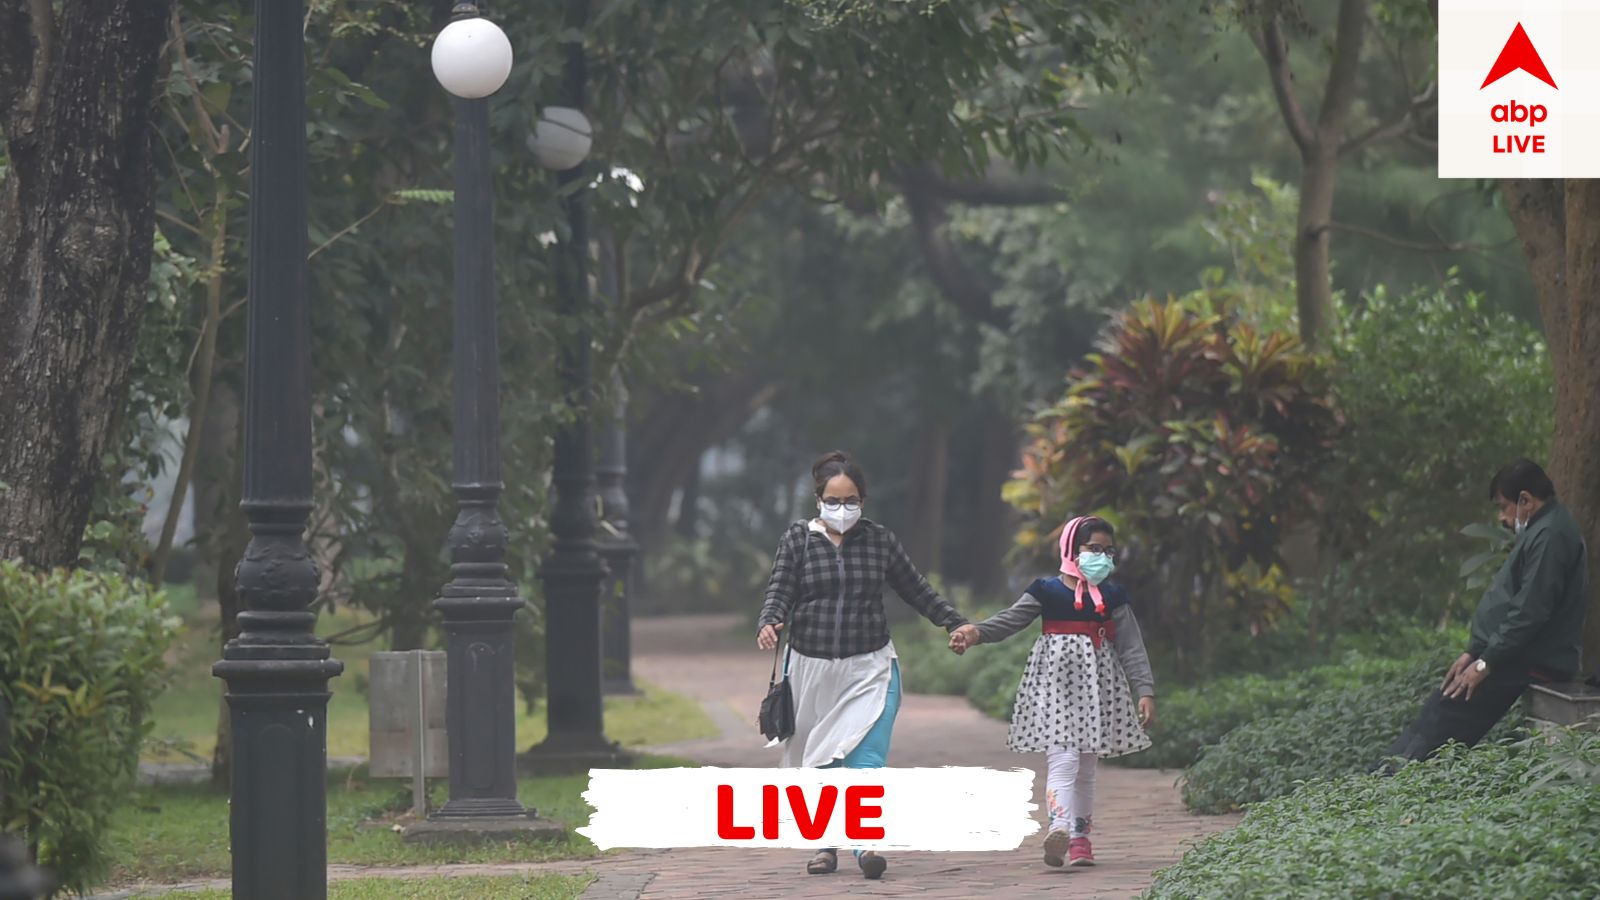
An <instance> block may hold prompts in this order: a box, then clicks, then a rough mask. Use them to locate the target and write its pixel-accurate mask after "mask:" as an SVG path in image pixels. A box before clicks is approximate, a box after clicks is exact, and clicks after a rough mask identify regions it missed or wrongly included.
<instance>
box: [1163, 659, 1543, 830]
mask: <svg viewBox="0 0 1600 900" xmlns="http://www.w3.org/2000/svg"><path fill="white" fill-rule="evenodd" d="M1457 655H1458V653H1457V651H1454V650H1448V649H1440V650H1436V651H1432V652H1429V653H1426V654H1421V655H1418V656H1414V657H1412V658H1409V659H1401V660H1382V661H1372V662H1369V663H1365V664H1361V665H1355V666H1353V667H1352V671H1351V672H1350V673H1349V674H1348V675H1337V676H1334V677H1332V678H1327V680H1326V681H1325V683H1322V684H1305V685H1300V686H1298V692H1297V693H1296V694H1295V695H1293V696H1295V697H1296V699H1297V701H1298V703H1297V704H1296V705H1295V706H1285V707H1283V708H1280V709H1278V710H1275V711H1271V712H1269V713H1268V714H1265V715H1263V716H1260V717H1253V718H1252V720H1251V721H1249V722H1248V723H1246V724H1242V725H1240V726H1239V727H1236V728H1234V729H1232V730H1231V731H1228V732H1227V733H1226V735H1225V736H1224V737H1222V739H1221V740H1220V741H1218V742H1217V743H1216V744H1215V745H1214V746H1210V747H1207V748H1206V749H1205V750H1204V751H1203V752H1202V753H1201V755H1200V759H1199V760H1198V761H1197V762H1196V763H1195V764H1194V765H1192V766H1190V767H1189V769H1188V771H1187V772H1185V773H1184V784H1183V801H1184V803H1185V804H1187V805H1188V806H1189V808H1190V809H1193V810H1195V811H1197V812H1203V813H1222V812H1231V811H1233V810H1237V809H1241V808H1243V807H1245V806H1247V805H1249V804H1252V803H1259V802H1261V801H1263V800H1270V799H1272V798H1274V797H1281V796H1283V795H1285V794H1289V793H1292V792H1294V791H1295V790H1296V788H1297V787H1298V786H1299V785H1300V784H1301V783H1302V782H1306V781H1312V780H1316V779H1322V778H1335V777H1338V776H1340V775H1345V774H1350V773H1355V772H1362V771H1365V770H1366V769H1367V767H1369V766H1371V765H1372V764H1373V763H1376V762H1378V761H1379V760H1380V759H1381V758H1382V757H1383V754H1384V751H1385V750H1386V749H1387V748H1388V747H1389V745H1390V744H1391V743H1392V742H1393V741H1394V739H1395V737H1397V736H1398V735H1399V734H1400V732H1401V731H1402V730H1404V728H1405V727H1406V726H1407V725H1408V724H1410V723H1411V721H1412V719H1413V718H1415V717H1416V714H1417V712H1418V710H1420V709H1421V708H1422V704H1423V702H1424V701H1425V700H1426V699H1427V697H1428V695H1429V694H1430V693H1432V692H1433V691H1435V690H1437V689H1438V687H1439V683H1440V680H1441V679H1442V678H1443V675H1444V671H1445V668H1446V667H1447V666H1449V664H1450V662H1451V661H1452V660H1453V659H1454V658H1455V657H1456V656H1457ZM1324 677H1325V678H1326V676H1324ZM1522 721H1523V720H1522V717H1521V715H1520V713H1519V712H1518V711H1516V710H1513V711H1512V712H1511V713H1508V714H1507V715H1506V717H1505V718H1504V719H1503V720H1501V722H1500V724H1499V725H1497V726H1496V727H1495V729H1494V730H1493V731H1491V732H1490V733H1489V737H1488V738H1486V740H1491V741H1492V740H1497V739H1499V738H1503V737H1508V736H1510V735H1512V734H1513V733H1515V732H1516V730H1517V729H1518V728H1520V727H1521V724H1522Z"/></svg>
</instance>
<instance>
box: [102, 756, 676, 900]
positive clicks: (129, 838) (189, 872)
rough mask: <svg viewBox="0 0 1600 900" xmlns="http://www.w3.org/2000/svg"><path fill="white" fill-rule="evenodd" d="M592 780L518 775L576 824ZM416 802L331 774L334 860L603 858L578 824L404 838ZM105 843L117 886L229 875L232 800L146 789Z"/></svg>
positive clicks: (535, 801) (523, 788)
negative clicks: (516, 839) (435, 842)
mask: <svg viewBox="0 0 1600 900" xmlns="http://www.w3.org/2000/svg"><path fill="white" fill-rule="evenodd" d="M636 765H637V766H639V767H641V768H665V767H674V766H688V765H693V763H690V762H688V761H685V760H681V759H673V758H670V757H645V758H644V759H642V760H640V761H639V762H638V763H637V764H636ZM587 786H588V775H587V774H579V775H561V776H544V777H536V778H524V779H522V780H521V781H519V782H518V789H517V797H518V799H520V800H521V801H522V802H523V803H524V804H525V805H527V806H530V807H534V808H536V809H537V810H538V811H539V814H540V815H542V816H545V817H547V818H552V819H555V820H557V821H560V822H562V823H564V824H565V825H567V827H568V828H569V829H576V828H579V827H581V826H583V825H586V824H588V821H589V813H590V808H589V805H588V804H587V803H585V802H584V800H583V797H582V792H583V790H584V789H585V788H586V787H587ZM447 790H448V789H447V786H446V785H445V784H442V783H435V784H432V785H431V786H430V795H431V798H432V801H433V803H434V805H435V806H438V805H441V804H443V803H444V801H445V799H446V796H447ZM410 807H411V793H410V788H409V787H407V786H405V785H401V784H399V783H398V782H394V781H374V780H370V779H368V778H366V777H365V772H364V770H363V769H359V768H358V769H353V770H351V771H349V772H347V773H333V774H331V775H330V776H329V779H328V862H330V863H349V864H352V865H369V866H407V865H437V864H444V863H498V862H545V861H550V860H557V859H587V858H590V857H594V856H598V855H599V851H598V850H597V849H596V848H595V846H594V844H592V843H591V842H590V841H589V839H588V838H586V837H583V836H582V835H579V834H577V833H575V832H572V831H569V833H568V834H567V836H566V837H564V838H562V839H561V840H559V841H552V842H547V843H540V844H512V843H503V844H484V845H480V846H476V847H450V846H439V847H435V846H417V845H412V844H406V843H404V842H403V841H402V840H401V839H400V835H399V834H398V833H396V828H398V827H399V825H400V823H401V822H403V821H407V820H408V818H407V817H408V815H409V813H408V811H409V809H410ZM106 841H107V853H108V856H109V857H110V860H111V865H112V870H113V874H112V881H113V883H116V884H130V883H143V884H151V883H164V882H173V881H181V880H186V879H194V878H210V877H224V876H226V875H227V874H228V873H229V871H231V868H230V866H231V860H230V857H229V854H228V798H227V796H226V795H224V794H217V793H213V792H211V791H210V790H208V789H207V788H205V787H200V786H163V787H149V788H140V789H139V790H138V791H136V792H135V794H134V796H133V797H132V798H130V800H129V802H128V803H127V804H126V805H125V806H124V807H123V809H122V811H121V812H120V813H118V815H117V817H116V819H115V821H114V822H113V823H112V827H111V831H110V833H109V834H108V835H107V838H106ZM351 896H365V895H351ZM390 896H393V895H390ZM413 896H414V895H413ZM430 896H431V895H430ZM438 896H457V895H454V894H450V895H445V894H440V895H438ZM460 896H468V895H460ZM479 896H500V895H498V894H481V895H479ZM517 896H521V895H517ZM529 896H545V895H542V894H540V895H529ZM550 896H557V895H553V894H552V895H550ZM561 896H567V895H561Z"/></svg>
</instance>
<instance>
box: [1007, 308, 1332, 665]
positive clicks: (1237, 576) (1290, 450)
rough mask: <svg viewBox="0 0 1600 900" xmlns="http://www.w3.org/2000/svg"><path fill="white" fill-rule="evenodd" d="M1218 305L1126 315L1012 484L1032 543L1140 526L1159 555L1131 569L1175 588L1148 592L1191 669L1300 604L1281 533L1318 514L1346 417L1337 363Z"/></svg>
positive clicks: (1077, 375)
mask: <svg viewBox="0 0 1600 900" xmlns="http://www.w3.org/2000/svg"><path fill="white" fill-rule="evenodd" d="M1218 302H1219V301H1218V300H1217V298H1216V297H1213V296H1211V295H1209V294H1207V295H1202V296H1197V297H1195V298H1191V299H1187V300H1184V301H1170V302H1164V303H1162V302H1153V301H1147V302H1140V303H1136V304H1134V305H1133V306H1132V307H1131V308H1130V309H1129V310H1128V311H1127V312H1125V313H1123V314H1121V315H1120V316H1119V317H1117V318H1116V319H1115V320H1113V322H1112V324H1111V326H1110V327H1109V329H1108V330H1107V331H1106V333H1105V334H1104V335H1102V337H1101V339H1100V341H1099V351H1100V352H1098V353H1094V354H1091V355H1090V356H1089V357H1088V358H1087V363H1086V365H1085V367H1084V368H1081V369H1078V370H1074V372H1073V373H1072V386H1071V387H1070V388H1069V389H1068V391H1067V393H1066V396H1065V397H1064V398H1063V399H1062V400H1061V401H1060V402H1059V403H1058V404H1056V406H1055V407H1053V408H1051V409H1049V410H1046V411H1045V412H1044V413H1043V414H1042V415H1041V416H1040V417H1039V420H1038V422H1036V423H1035V424H1034V425H1033V426H1031V433H1032V434H1033V437H1034V440H1033V443H1032V444H1031V445H1030V447H1029V448H1028V450H1027V452H1026V453H1025V454H1024V457H1023V471H1022V472H1021V474H1020V477H1019V478H1018V479H1017V480H1016V481H1013V482H1012V483H1011V484H1009V485H1008V486H1007V488H1006V498H1007V500H1009V501H1010V502H1011V503H1013V504H1014V505H1016V506H1017V507H1019V508H1020V509H1022V510H1023V511H1024V512H1025V513H1026V514H1027V516H1028V517H1029V521H1028V523H1027V524H1026V526H1025V527H1024V528H1023V530H1022V531H1021V532H1020V533H1019V534H1018V536H1017V542H1018V544H1019V545H1021V546H1022V547H1024V548H1028V549H1030V550H1033V551H1035V552H1041V553H1042V554H1043V555H1044V556H1048V555H1049V554H1048V551H1049V550H1050V548H1051V546H1052V545H1053V542H1054V539H1055V536H1056V535H1057V534H1059V527H1060V523H1061V522H1062V521H1064V520H1065V518H1066V517H1067V516H1068V515H1069V514H1074V513H1100V514H1103V515H1105V516H1106V517H1107V518H1109V519H1111V520H1112V521H1113V522H1114V523H1115V524H1117V525H1118V526H1126V527H1127V529H1128V536H1127V537H1126V538H1124V539H1123V541H1122V542H1123V543H1124V544H1125V545H1128V546H1130V547H1131V548H1132V549H1134V550H1136V551H1137V556H1138V558H1140V559H1147V560H1150V561H1151V564H1150V565H1148V566H1145V567H1144V568H1143V569H1142V570H1140V569H1139V568H1138V567H1137V566H1136V567H1134V568H1133V569H1131V570H1130V574H1133V573H1134V572H1138V574H1139V575H1141V576H1143V579H1144V580H1145V581H1147V582H1148V581H1155V582H1159V584H1160V587H1159V588H1158V589H1154V590H1152V589H1150V586H1148V585H1136V586H1135V593H1136V594H1137V595H1139V596H1148V597H1161V598H1165V604H1164V605H1162V606H1158V607H1154V608H1153V609H1151V612H1152V613H1153V615H1151V616H1148V617H1147V624H1149V625H1155V626H1158V627H1157V628H1156V629H1155V630H1157V631H1164V632H1165V633H1166V634H1168V635H1169V636H1171V637H1172V638H1173V639H1174V643H1175V646H1176V647H1177V649H1178V650H1179V651H1180V652H1181V655H1180V659H1179V662H1180V663H1182V664H1184V666H1185V668H1186V669H1187V670H1188V671H1191V672H1193V671H1197V670H1201V669H1203V668H1204V665H1205V660H1206V658H1207V657H1208V656H1209V650H1210V646H1209V645H1210V643H1211V642H1212V641H1213V640H1214V639H1215V638H1216V637H1217V636H1218V635H1220V634H1222V633H1224V632H1227V631H1229V630H1231V629H1235V628H1238V629H1243V628H1245V627H1247V626H1252V625H1253V626H1261V625H1264V624H1266V623H1269V622H1270V621H1271V620H1272V619H1273V618H1274V617H1276V616H1277V615H1278V614H1280V613H1281V612H1282V611H1284V610H1285V609H1286V608H1287V606H1288V600H1289V592H1288V589H1287V585H1285V584H1284V583H1283V582H1282V579H1281V578H1280V577H1279V572H1278V566H1279V563H1280V557H1279V542H1280V538H1281V536H1282V534H1283V532H1284V531H1285V529H1286V528H1288V527H1290V526H1291V525H1292V524H1294V522H1295V521H1296V520H1297V518H1298V517H1301V516H1306V515H1309V514H1311V512H1312V511H1313V509H1314V506H1313V501H1314V499H1315V498H1314V496H1313V495H1312V492H1311V490H1310V488H1311V487H1312V486H1313V485H1315V484H1317V483H1318V482H1317V480H1316V478H1315V477H1314V475H1315V473H1316V472H1318V471H1319V470H1320V469H1321V467H1322V464H1323V463H1324V462H1325V459H1326V456H1327V454H1328V452H1329V448H1330V447H1331V446H1332V443H1333V440H1334V437H1335V435H1336V434H1337V433H1338V430H1339V428H1340V421H1341V420H1340V414H1339V412H1338V411H1337V409H1336V408H1335V404H1334V401H1333V397H1332V395H1331V393H1330V391H1329V385H1328V378H1327V371H1326V367H1325V365H1324V361H1323V360H1322V358H1320V357H1317V356H1314V355H1312V354H1310V353H1308V352H1307V351H1306V350H1305V349H1304V348H1303V347H1302V346H1301V344H1300V342H1299V340H1298V339H1297V338H1296V337H1294V336H1293V335H1292V334H1288V333H1284V332H1279V331H1263V330H1261V329H1258V328H1256V327H1255V326H1254V325H1252V324H1250V323H1248V322H1244V321H1241V320H1239V319H1237V318H1234V317H1231V316H1230V315H1229V314H1227V313H1226V312H1214V311H1212V310H1211V309H1210V307H1211V306H1213V305H1214V304H1216V303H1218ZM1190 651H1193V652H1194V654H1195V655H1197V657H1198V658H1191V653H1190Z"/></svg>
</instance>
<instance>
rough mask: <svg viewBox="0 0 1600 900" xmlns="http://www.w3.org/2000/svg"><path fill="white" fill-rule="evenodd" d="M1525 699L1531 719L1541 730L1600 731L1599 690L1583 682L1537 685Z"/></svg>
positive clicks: (1530, 689) (1529, 691)
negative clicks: (1575, 728) (1576, 729)
mask: <svg viewBox="0 0 1600 900" xmlns="http://www.w3.org/2000/svg"><path fill="white" fill-rule="evenodd" d="M1522 696H1523V703H1524V706H1525V708H1526V709H1527V713H1528V718H1529V719H1531V720H1532V721H1533V723H1534V725H1536V726H1538V727H1540V728H1541V729H1546V730H1548V729H1554V728H1573V727H1577V728H1582V729H1584V730H1586V731H1595V730H1600V687H1593V686H1591V685H1588V684H1585V683H1583V682H1581V681H1565V682H1559V683H1556V684H1535V685H1533V686H1531V687H1529V688H1528V692H1527V693H1526V694H1523V695H1522Z"/></svg>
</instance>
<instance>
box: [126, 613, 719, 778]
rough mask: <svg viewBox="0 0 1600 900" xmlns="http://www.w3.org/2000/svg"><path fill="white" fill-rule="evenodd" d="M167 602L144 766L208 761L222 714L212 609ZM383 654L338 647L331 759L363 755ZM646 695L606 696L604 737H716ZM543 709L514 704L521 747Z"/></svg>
mask: <svg viewBox="0 0 1600 900" xmlns="http://www.w3.org/2000/svg"><path fill="white" fill-rule="evenodd" d="M167 592H168V599H169V602H171V603H172V604H173V609H174V612H177V613H178V614H179V615H181V616H183V618H184V622H185V631H184V633H183V634H182V635H181V636H180V637H179V638H178V640H177V641H176V642H175V643H174V646H173V648H172V652H171V655H170V658H171V661H172V664H173V677H172V683H171V685H170V686H169V687H168V688H167V690H166V691H165V692H164V693H163V694H162V696H161V697H160V698H159V699H158V700H157V701H156V704H155V710H154V714H153V719H154V726H153V729H152V731H151V733H150V739H149V740H148V741H147V742H146V747H145V751H144V754H143V759H144V761H145V762H168V763H170V762H207V763H209V762H210V760H211V752H212V749H213V748H214V747H215V745H216V729H217V715H218V712H219V709H220V703H221V698H222V682H221V680H219V679H217V678H214V677H212V675H211V664H212V663H213V662H215V661H216V660H217V658H218V657H219V655H220V648H219V646H218V638H217V623H216V613H215V609H214V607H213V608H211V609H209V610H206V611H202V610H201V609H200V607H199V605H198V604H197V603H196V601H195V599H194V590H193V588H192V587H190V586H188V585H168V586H167ZM363 621H366V619H365V617H364V616H363V615H362V614H361V613H359V612H356V611H352V610H340V611H339V612H337V613H334V614H327V613H324V614H323V615H322V616H320V617H319V618H318V620H317V631H318V633H319V634H322V635H324V636H326V635H330V634H337V633H338V632H341V631H346V630H348V629H350V628H351V627H353V626H355V625H359V624H361V623H362V622H363ZM382 649H385V648H384V647H383V646H382V644H380V643H378V642H371V643H367V644H360V645H341V646H337V647H334V648H333V653H334V656H335V657H337V658H338V659H340V660H342V661H343V662H344V664H345V670H344V674H343V675H342V676H340V677H339V678H336V679H334V681H333V683H332V688H333V698H332V699H331V700H329V701H328V755H329V756H330V757H353V756H363V757H364V756H366V755H367V750H368V745H367V734H368V732H367V695H366V690H367V684H368V681H367V673H368V663H369V660H370V658H371V656H372V654H373V653H374V652H376V651H378V650H382ZM639 686H640V688H641V689H642V690H643V691H644V693H643V694H642V695H639V696H634V697H608V698H606V701H605V715H606V734H607V735H608V736H609V737H610V738H611V739H612V740H614V741H618V742H620V743H621V744H622V745H623V746H626V747H642V746H648V745H652V744H673V743H678V742H682V741H693V740H700V739H702V738H711V737H715V736H716V735H717V726H716V724H715V723H714V722H712V721H711V718H710V717H709V716H707V715H706V713H705V710H703V709H701V708H700V705H699V704H698V703H696V702H694V701H693V700H691V699H689V698H687V697H683V696H680V695H678V694H673V693H669V692H666V691H661V690H657V689H655V688H653V687H652V686H650V685H648V684H645V683H642V682H641V683H640V684H639ZM545 734H546V723H545V717H544V712H543V709H542V708H541V709H540V710H537V711H535V713H534V714H532V715H529V714H528V712H527V709H526V707H525V706H524V705H523V704H522V703H521V702H520V699H519V702H518V704H517V746H519V747H523V748H526V747H531V746H533V745H534V744H536V743H538V742H539V741H542V740H544V737H545Z"/></svg>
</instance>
